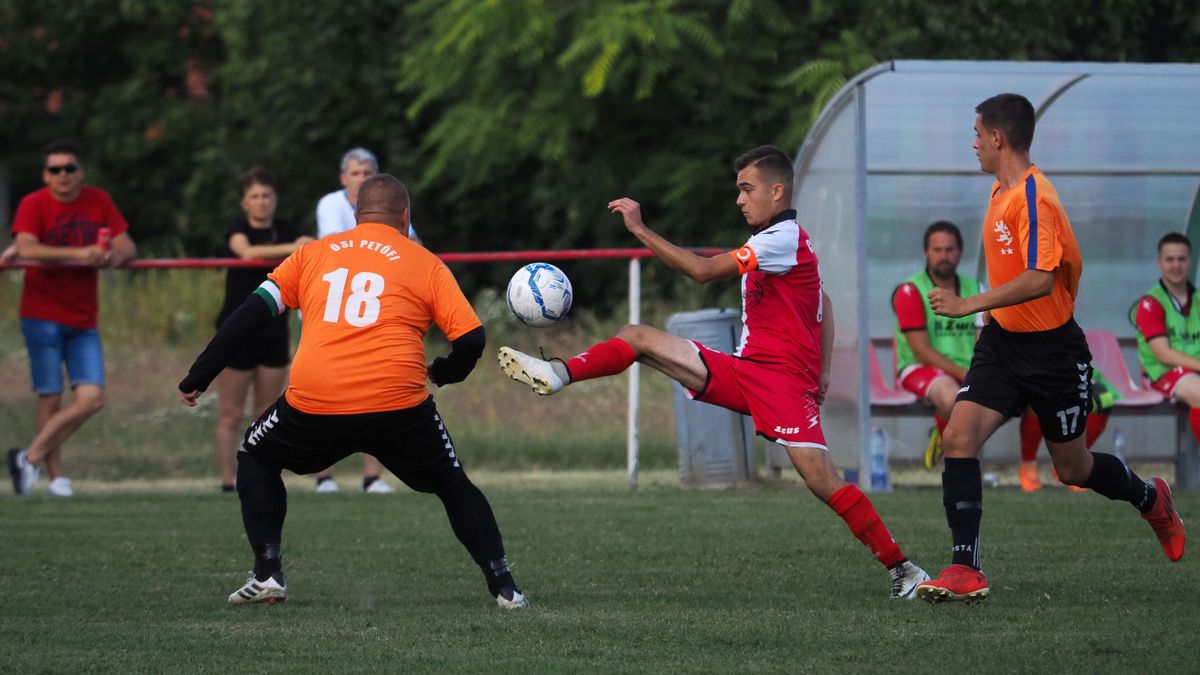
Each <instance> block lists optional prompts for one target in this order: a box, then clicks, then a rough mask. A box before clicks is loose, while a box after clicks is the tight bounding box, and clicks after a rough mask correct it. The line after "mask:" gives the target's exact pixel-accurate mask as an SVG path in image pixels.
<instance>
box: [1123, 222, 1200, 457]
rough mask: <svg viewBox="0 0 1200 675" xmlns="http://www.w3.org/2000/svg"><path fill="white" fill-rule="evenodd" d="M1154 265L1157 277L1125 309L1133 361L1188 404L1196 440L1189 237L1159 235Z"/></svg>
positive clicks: (1199, 339)
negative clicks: (1134, 347) (1134, 344)
mask: <svg viewBox="0 0 1200 675" xmlns="http://www.w3.org/2000/svg"><path fill="white" fill-rule="evenodd" d="M1158 269H1159V270H1160V271H1161V272H1162V278H1160V279H1159V280H1158V283H1157V284H1154V286H1152V287H1151V288H1150V290H1149V291H1146V294H1145V295H1143V296H1142V298H1141V299H1140V300H1138V303H1137V304H1136V305H1134V306H1133V308H1132V309H1130V310H1129V320H1130V321H1132V322H1133V324H1134V326H1135V327H1136V328H1137V341H1138V360H1139V361H1141V364H1142V372H1143V373H1145V375H1146V379H1148V380H1150V383H1151V386H1153V387H1154V388H1155V389H1157V390H1158V391H1159V392H1160V393H1161V394H1162V395H1163V396H1167V397H1169V398H1170V399H1171V400H1172V401H1181V402H1183V403H1184V404H1186V405H1187V406H1188V407H1189V408H1191V413H1190V414H1189V416H1188V420H1189V421H1190V422H1191V426H1192V433H1193V434H1195V435H1196V438H1198V439H1200V374H1198V373H1200V307H1197V303H1196V299H1197V297H1198V296H1197V293H1196V287H1195V286H1193V285H1192V282H1191V280H1190V279H1188V272H1189V271H1190V270H1191V269H1192V242H1191V241H1189V240H1188V238H1187V237H1185V236H1183V235H1182V234H1179V233H1177V232H1172V233H1170V234H1168V235H1166V236H1165V237H1163V238H1162V239H1161V240H1159V242H1158Z"/></svg>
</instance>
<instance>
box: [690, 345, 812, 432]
mask: <svg viewBox="0 0 1200 675" xmlns="http://www.w3.org/2000/svg"><path fill="white" fill-rule="evenodd" d="M692 344H693V345H695V346H696V350H697V351H698V352H699V353H700V359H701V360H702V361H704V364H705V365H706V366H708V381H707V382H705V383H704V389H703V390H701V391H699V392H696V391H692V390H690V389H688V388H686V387H684V391H685V392H687V394H688V396H689V397H691V398H694V399H696V400H697V401H703V402H705V403H711V404H712V405H719V406H721V407H722V408H727V409H729V410H732V411H734V412H739V413H742V414H743V415H749V416H750V418H751V419H753V420H754V430H755V431H757V432H758V434H759V435H760V436H762V437H763V438H766V439H767V440H769V441H774V442H775V443H778V444H780V445H786V446H791V447H795V448H820V449H822V450H828V449H829V446H827V445H826V444H825V433H824V432H823V431H821V407H820V406H819V405H817V401H816V398H815V395H816V393H817V390H818V385H817V383H816V382H815V381H813V379H812V378H811V377H809V376H806V375H802V374H797V373H795V372H792V371H785V370H784V369H783V368H781V367H780V366H779V365H778V364H769V363H759V362H757V361H748V360H746V359H739V358H737V357H735V356H731V355H729V354H726V353H724V352H718V351H716V350H713V349H709V348H708V347H705V346H704V345H702V344H700V343H699V342H695V341H693V342H692Z"/></svg>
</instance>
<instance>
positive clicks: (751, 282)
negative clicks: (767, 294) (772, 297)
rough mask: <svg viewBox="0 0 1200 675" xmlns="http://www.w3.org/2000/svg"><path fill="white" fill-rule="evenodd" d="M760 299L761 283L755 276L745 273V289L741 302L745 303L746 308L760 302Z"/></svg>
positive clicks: (761, 293)
mask: <svg viewBox="0 0 1200 675" xmlns="http://www.w3.org/2000/svg"><path fill="white" fill-rule="evenodd" d="M762 299H763V288H762V285H761V284H759V282H758V279H757V278H755V277H753V276H751V275H746V286H745V291H744V292H743V293H742V302H744V303H745V304H746V308H747V309H749V308H750V307H753V306H755V305H757V304H758V303H760V302H762Z"/></svg>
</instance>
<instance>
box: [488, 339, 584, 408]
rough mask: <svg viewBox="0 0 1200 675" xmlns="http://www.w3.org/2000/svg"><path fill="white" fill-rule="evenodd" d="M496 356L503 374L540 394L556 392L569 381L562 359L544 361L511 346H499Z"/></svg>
mask: <svg viewBox="0 0 1200 675" xmlns="http://www.w3.org/2000/svg"><path fill="white" fill-rule="evenodd" d="M496 356H497V360H498V361H499V362H500V370H503V371H504V374H505V375H508V376H509V377H511V378H512V379H514V380H516V381H517V382H522V383H524V384H527V385H529V388H530V389H533V390H534V391H535V392H537V393H538V394H541V395H542V396H549V395H551V394H555V393H558V392H559V391H561V390H562V388H563V387H565V386H567V384H568V383H569V382H570V376H569V375H568V374H567V366H566V365H565V364H564V363H563V362H562V361H546V360H544V359H539V358H537V357H536V356H530V355H528V354H525V353H522V352H519V351H517V350H515V349H513V348H511V347H501V348H500V351H499V352H497V355H496Z"/></svg>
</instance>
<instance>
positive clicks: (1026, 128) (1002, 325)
mask: <svg viewBox="0 0 1200 675" xmlns="http://www.w3.org/2000/svg"><path fill="white" fill-rule="evenodd" d="M975 112H976V116H975V144H974V147H975V152H976V154H977V155H978V157H979V166H980V168H981V169H983V171H985V172H987V173H990V174H993V175H994V176H995V177H996V182H995V183H993V184H992V190H991V197H990V200H989V202H988V211H987V216H986V218H985V220H984V227H983V241H984V255H985V257H986V260H987V268H988V282H989V285H990V286H991V290H989V291H986V292H984V293H980V294H979V295H974V296H971V297H969V298H962V297H959V296H957V295H955V294H954V293H952V292H950V291H948V290H946V289H943V288H935V289H933V290H932V291H930V292H929V304H930V306H931V307H932V309H933V311H934V312H936V313H937V314H939V315H941V316H948V317H959V316H966V315H968V314H973V313H975V312H981V311H988V310H990V312H991V317H992V320H991V322H990V323H988V324H987V325H986V326H985V327H984V329H983V331H982V333H981V334H980V337H979V342H978V343H976V346H975V354H974V356H973V357H972V359H971V367H970V368H969V369H968V370H967V377H966V379H965V380H963V386H962V388H961V389H959V392H958V398H957V400H956V401H955V404H954V409H953V411H952V412H951V414H950V422H949V423H948V424H947V426H946V433H945V436H944V442H945V452H946V454H945V458H946V463H945V466H946V469H945V471H944V472H943V473H942V502H943V505H944V506H945V509H946V522H947V524H948V525H949V526H950V532H951V537H952V540H953V547H952V549H951V551H952V561H951V565H950V567H947V568H946V569H944V570H942V573H941V574H940V575H938V578H937V579H934V580H932V581H927V582H925V583H922V584H921V585H920V586H919V587H918V588H917V594H918V595H920V597H921V598H922V599H924V600H928V601H930V602H940V601H943V600H965V601H978V600H982V599H984V598H986V597H987V595H988V592H989V590H988V582H987V577H985V576H984V575H983V572H982V571H981V570H980V558H979V523H980V520H981V519H982V517H983V484H982V476H981V474H980V469H979V450H980V448H982V446H983V444H984V442H985V441H987V439H988V438H989V437H990V436H991V435H992V434H993V433H995V432H996V430H997V429H999V428H1000V425H1002V424H1004V422H1005V421H1006V420H1007V419H1008V418H1009V417H1016V416H1017V415H1020V414H1021V412H1022V411H1023V410H1024V409H1025V408H1026V407H1027V406H1028V407H1030V408H1032V409H1033V412H1034V414H1035V415H1037V417H1038V420H1039V421H1040V422H1041V428H1042V433H1043V435H1044V436H1045V438H1046V447H1047V448H1049V450H1050V456H1051V457H1052V458H1053V460H1054V468H1055V470H1057V472H1058V475H1059V478H1060V479H1061V480H1062V481H1063V482H1064V483H1067V484H1068V485H1079V486H1082V487H1086V488H1089V489H1091V490H1094V491H1096V492H1098V493H1100V494H1102V495H1104V496H1105V497H1108V498H1109V499H1113V500H1120V501H1126V502H1129V503H1130V504H1132V505H1133V506H1134V507H1136V508H1137V509H1138V511H1139V512H1141V514H1142V517H1143V518H1144V519H1146V520H1147V521H1148V522H1149V523H1150V526H1151V527H1152V528H1153V529H1154V532H1155V534H1156V535H1157V536H1158V539H1159V542H1160V543H1161V544H1162V548H1163V551H1164V552H1165V553H1166V554H1167V558H1168V559H1170V560H1173V561H1174V560H1178V559H1179V558H1181V557H1182V556H1183V549H1184V536H1185V535H1184V530H1183V522H1182V521H1181V520H1180V519H1179V515H1178V514H1177V513H1176V512H1175V506H1174V502H1173V500H1172V499H1171V489H1170V487H1168V486H1167V484H1166V482H1164V481H1163V480H1162V479H1161V478H1155V479H1153V480H1152V481H1148V480H1142V479H1141V478H1139V477H1138V475H1137V474H1135V473H1134V472H1133V471H1132V470H1131V469H1130V468H1129V467H1128V466H1126V465H1125V463H1124V462H1122V461H1121V460H1120V459H1118V458H1117V457H1115V456H1113V455H1109V454H1104V453H1099V452H1092V451H1090V450H1088V449H1087V448H1086V447H1084V431H1085V429H1086V428H1087V418H1088V413H1090V412H1091V395H1092V385H1091V376H1092V366H1091V360H1092V355H1091V352H1089V351H1088V346H1087V340H1086V339H1085V338H1084V335H1083V330H1082V329H1080V328H1079V324H1077V323H1075V319H1074V317H1073V314H1074V309H1075V296H1076V293H1077V292H1078V290H1079V277H1080V274H1081V273H1082V269H1083V258H1082V256H1081V255H1080V252H1079V244H1078V242H1077V241H1076V239H1075V233H1074V231H1073V230H1072V229H1071V223H1070V222H1069V221H1068V220H1067V214H1066V211H1065V210H1064V209H1063V206H1062V203H1061V202H1060V201H1059V199H1058V194H1057V192H1056V191H1055V190H1054V186H1053V185H1051V183H1050V181H1049V180H1047V179H1046V177H1045V176H1043V175H1042V172H1041V171H1039V170H1038V168H1037V167H1036V166H1034V164H1033V163H1032V162H1031V161H1030V159H1029V146H1030V144H1031V143H1032V141H1033V129H1034V111H1033V106H1032V105H1031V104H1030V103H1029V101H1028V100H1027V99H1025V97H1023V96H1020V95H1017V94H1000V95H999V96H993V97H992V98H989V99H988V100H986V101H984V102H983V103H980V104H979V105H978V106H976V108H975Z"/></svg>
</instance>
